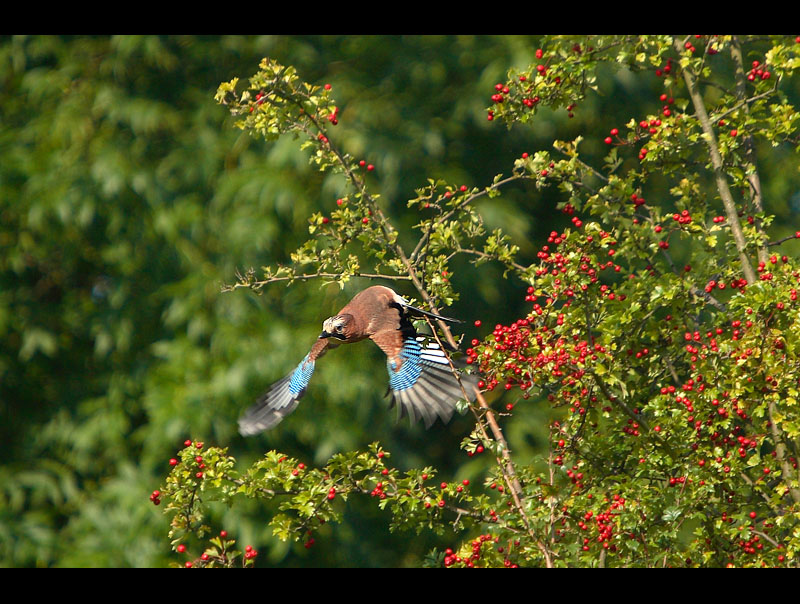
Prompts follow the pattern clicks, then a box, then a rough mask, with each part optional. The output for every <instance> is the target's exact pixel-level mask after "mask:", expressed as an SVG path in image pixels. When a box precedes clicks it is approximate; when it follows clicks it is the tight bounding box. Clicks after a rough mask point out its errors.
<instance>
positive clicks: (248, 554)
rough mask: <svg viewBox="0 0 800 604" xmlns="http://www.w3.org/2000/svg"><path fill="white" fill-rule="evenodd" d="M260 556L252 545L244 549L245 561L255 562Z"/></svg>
mask: <svg viewBox="0 0 800 604" xmlns="http://www.w3.org/2000/svg"><path fill="white" fill-rule="evenodd" d="M257 556H258V551H257V550H255V549H253V546H252V545H247V546H245V548H244V557H245V560H254V559H255V558H256V557H257Z"/></svg>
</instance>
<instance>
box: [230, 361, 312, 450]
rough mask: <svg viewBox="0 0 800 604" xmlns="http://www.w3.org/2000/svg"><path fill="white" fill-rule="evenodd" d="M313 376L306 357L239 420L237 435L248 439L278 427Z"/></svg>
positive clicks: (310, 362)
mask: <svg viewBox="0 0 800 604" xmlns="http://www.w3.org/2000/svg"><path fill="white" fill-rule="evenodd" d="M313 373H314V361H313V360H311V359H309V355H306V357H305V358H304V359H303V360H302V361H301V362H300V364H299V365H298V366H297V367H296V368H295V370H294V371H293V372H292V373H290V374H289V375H287V376H286V377H285V378H283V379H282V380H279V381H277V382H275V384H273V385H272V387H271V388H270V389H269V390H268V391H267V392H266V394H264V395H263V396H262V397H261V398H260V399H258V401H256V404H255V405H253V406H252V407H251V408H250V409H248V410H247V413H245V415H243V416H242V417H241V418H240V419H239V432H240V433H241V434H242V435H243V436H250V435H251V434H258V433H259V432H262V431H263V430H269V429H270V428H272V427H274V426H276V425H277V424H279V423H280V422H281V421H282V420H283V418H284V417H286V416H287V415H289V414H290V413H291V412H292V411H294V410H295V408H296V407H297V405H298V404H299V403H300V399H301V398H302V397H303V395H304V394H305V393H306V387H308V383H309V381H311V376H312V374H313Z"/></svg>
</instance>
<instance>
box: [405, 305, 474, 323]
mask: <svg viewBox="0 0 800 604" xmlns="http://www.w3.org/2000/svg"><path fill="white" fill-rule="evenodd" d="M406 309H407V310H408V311H409V313H410V314H412V315H417V316H424V317H430V318H431V319H439V320H441V321H448V322H449V323H463V322H464V321H462V320H460V319H453V318H452V317H443V316H442V315H437V314H436V313H432V312H430V311H427V310H422V309H421V308H417V307H416V306H411V305H410V304H407V305H406Z"/></svg>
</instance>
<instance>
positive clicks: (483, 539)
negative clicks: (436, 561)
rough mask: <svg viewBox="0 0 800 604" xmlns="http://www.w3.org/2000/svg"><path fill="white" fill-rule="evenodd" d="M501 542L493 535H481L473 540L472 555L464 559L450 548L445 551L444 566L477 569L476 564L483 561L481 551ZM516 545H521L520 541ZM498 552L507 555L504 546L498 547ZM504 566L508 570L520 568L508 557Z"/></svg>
mask: <svg viewBox="0 0 800 604" xmlns="http://www.w3.org/2000/svg"><path fill="white" fill-rule="evenodd" d="M499 542H500V538H499V537H492V535H489V534H485V535H480V536H479V537H477V538H476V539H473V540H472V554H470V555H469V556H467V557H462V556H459V555H458V554H456V553H455V552H454V551H453V549H452V548H450V547H448V548H447V549H446V550H445V551H444V565H445V566H446V567H449V566H452V565H453V564H463V565H464V566H465V567H466V568H475V565H476V563H477V562H478V561H479V560H480V559H481V550H482V549H483V548H484V546H485V547H491V546H492V544H497V543H499ZM515 545H517V546H518V545H519V541H515ZM497 551H498V552H499V553H501V554H502V553H505V548H504V547H503V546H499V547H497ZM503 565H504V566H505V567H506V568H519V565H518V564H516V563H515V562H512V561H511V560H510V559H509V558H508V557H506V558H505V559H504V560H503Z"/></svg>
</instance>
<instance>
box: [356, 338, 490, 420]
mask: <svg viewBox="0 0 800 604" xmlns="http://www.w3.org/2000/svg"><path fill="white" fill-rule="evenodd" d="M371 338H372V340H373V341H374V342H375V343H376V344H377V345H378V347H380V349H381V350H383V352H384V353H386V369H387V370H388V372H389V391H390V392H391V395H392V400H391V405H390V406H392V407H393V406H394V405H395V404H396V405H397V412H398V419H400V418H402V417H404V416H405V415H408V416H409V417H410V418H411V421H412V423H413V422H416V421H418V420H419V419H422V420H423V421H424V422H425V428H430V427H431V426H432V425H433V423H434V422H435V421H436V418H437V417H439V418H441V420H442V422H444V423H447V422H448V421H450V418H451V417H452V416H453V411H454V410H455V403H456V401H458V400H461V399H464V398H465V397H464V394H465V393H466V398H467V399H468V400H470V401H473V400H475V389H474V388H475V386H476V384H477V378H476V377H475V376H473V375H470V374H467V373H463V372H461V371H458V378H457V377H456V375H455V374H454V372H453V366H455V367H456V368H457V369H461V368H463V364H460V363H458V362H456V361H453V360H452V359H449V357H448V356H447V355H446V354H445V352H444V351H443V350H441V348H440V347H439V345H438V344H437V343H435V342H433V341H430V340H428V339H427V338H422V337H416V336H415V335H408V334H406V335H405V336H404V335H403V333H402V332H401V331H388V330H387V331H381V332H378V333H376V334H373V335H372V336H371ZM451 363H453V366H451ZM459 379H460V383H459ZM462 386H463V389H462Z"/></svg>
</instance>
